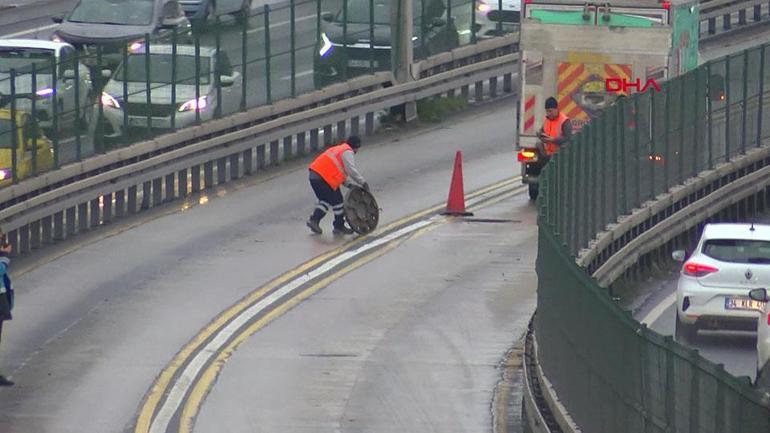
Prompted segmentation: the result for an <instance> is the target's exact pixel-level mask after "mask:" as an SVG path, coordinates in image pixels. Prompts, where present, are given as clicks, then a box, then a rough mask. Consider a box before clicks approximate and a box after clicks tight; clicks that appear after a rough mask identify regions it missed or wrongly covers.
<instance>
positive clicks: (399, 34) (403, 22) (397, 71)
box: [390, 0, 417, 122]
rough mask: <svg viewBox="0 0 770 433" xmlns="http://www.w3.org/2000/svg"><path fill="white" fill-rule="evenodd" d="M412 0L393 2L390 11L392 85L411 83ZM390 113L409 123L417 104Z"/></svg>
mask: <svg viewBox="0 0 770 433" xmlns="http://www.w3.org/2000/svg"><path fill="white" fill-rule="evenodd" d="M413 1H414V0H393V2H392V5H391V10H390V23H391V26H390V28H391V29H392V31H391V33H390V39H391V46H392V47H393V49H391V63H390V64H391V65H392V67H391V72H392V73H393V81H394V83H393V84H404V83H407V82H409V81H413V80H414V78H413V77H412V71H411V69H412V62H413V61H414V43H413V41H412V36H413V28H414V26H413V23H414V16H413V14H412V10H413V9H412V2H413ZM391 111H396V112H398V111H401V112H402V113H403V115H404V121H406V122H410V121H412V120H415V119H416V118H417V103H416V102H414V101H413V102H407V103H405V104H404V105H403V106H401V107H394V108H393V109H391Z"/></svg>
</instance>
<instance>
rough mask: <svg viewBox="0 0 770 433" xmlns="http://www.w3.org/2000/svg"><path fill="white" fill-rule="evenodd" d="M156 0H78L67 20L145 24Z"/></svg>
mask: <svg viewBox="0 0 770 433" xmlns="http://www.w3.org/2000/svg"><path fill="white" fill-rule="evenodd" d="M155 1H156V0H80V3H78V5H77V6H76V7H75V9H74V10H73V11H72V14H70V16H69V18H68V20H69V21H72V22H76V23H90V24H118V25H127V26H146V25H149V24H151V23H152V18H153V15H154V12H155Z"/></svg>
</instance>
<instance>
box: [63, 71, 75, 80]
mask: <svg viewBox="0 0 770 433" xmlns="http://www.w3.org/2000/svg"><path fill="white" fill-rule="evenodd" d="M75 76H76V75H75V70H74V69H65V70H64V73H63V74H62V78H64V79H65V80H74V79H75Z"/></svg>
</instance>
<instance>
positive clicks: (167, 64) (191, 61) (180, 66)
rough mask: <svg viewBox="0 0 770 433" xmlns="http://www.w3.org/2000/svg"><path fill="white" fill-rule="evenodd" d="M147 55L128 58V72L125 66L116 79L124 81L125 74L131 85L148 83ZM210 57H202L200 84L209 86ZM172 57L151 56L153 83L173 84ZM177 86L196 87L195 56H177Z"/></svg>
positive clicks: (118, 70) (168, 55) (167, 55)
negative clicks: (124, 69)
mask: <svg viewBox="0 0 770 433" xmlns="http://www.w3.org/2000/svg"><path fill="white" fill-rule="evenodd" d="M145 58H146V54H134V55H132V56H129V57H128V68H127V71H125V72H124V71H123V68H124V66H123V65H122V64H121V66H120V67H118V69H117V70H116V71H115V75H114V77H115V78H114V79H115V80H116V81H123V74H124V73H125V74H127V81H128V82H130V83H136V82H139V83H145V82H147V78H148V77H147V69H146V67H145V65H146V61H145ZM209 59H210V58H209V57H204V56H201V61H200V84H209V79H210V78H209V76H210V70H211V68H210V61H209ZM172 60H173V58H172V56H171V54H150V77H149V81H150V82H151V83H164V84H171V83H172V81H173V80H172V76H171V71H172V69H173V68H172V66H173V64H172ZM176 84H177V85H192V86H194V85H195V56H186V55H177V56H176Z"/></svg>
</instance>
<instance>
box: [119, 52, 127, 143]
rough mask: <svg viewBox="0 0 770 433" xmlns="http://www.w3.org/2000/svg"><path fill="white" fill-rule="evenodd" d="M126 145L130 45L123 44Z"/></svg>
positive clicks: (123, 132)
mask: <svg viewBox="0 0 770 433" xmlns="http://www.w3.org/2000/svg"><path fill="white" fill-rule="evenodd" d="M120 134H121V138H122V141H123V144H124V145H127V144H128V45H126V44H123V129H122V130H121V132H120Z"/></svg>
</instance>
